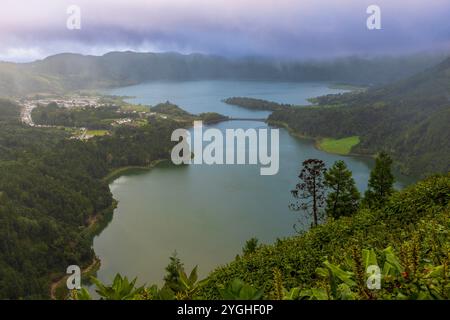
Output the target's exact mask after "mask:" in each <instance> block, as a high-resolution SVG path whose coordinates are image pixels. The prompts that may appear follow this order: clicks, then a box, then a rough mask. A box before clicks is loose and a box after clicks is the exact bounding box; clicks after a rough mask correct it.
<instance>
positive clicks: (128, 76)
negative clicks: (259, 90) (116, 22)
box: [0, 52, 442, 96]
mask: <svg viewBox="0 0 450 320" xmlns="http://www.w3.org/2000/svg"><path fill="white" fill-rule="evenodd" d="M440 59H442V56H441V55H412V56H406V57H379V58H358V57H349V58H340V59H335V60H330V61H297V62H296V61H279V60H271V59H263V58H241V59H227V58H223V57H217V56H208V55H201V54H190V55H181V54H176V53H136V52H110V53H108V54H105V55H103V56H83V55H79V54H58V55H54V56H50V57H48V58H46V59H43V60H39V61H35V62H31V63H22V64H17V63H7V62H0V96H10V95H14V96H16V95H19V96H20V95H23V94H29V93H39V92H51V93H64V92H66V91H73V90H80V89H88V90H92V89H93V88H105V87H117V86H126V85H133V84H138V83H143V82H149V81H158V80H164V81H165V80H175V81H180V80H211V79H229V80H275V81H327V82H330V81H332V82H347V83H348V82H351V83H365V84H373V83H381V82H384V83H386V82H392V81H394V80H398V79H402V78H405V77H407V76H410V75H412V74H415V73H417V72H419V71H421V70H423V69H425V68H427V67H429V66H432V65H433V64H436V63H438V61H439V60H440Z"/></svg>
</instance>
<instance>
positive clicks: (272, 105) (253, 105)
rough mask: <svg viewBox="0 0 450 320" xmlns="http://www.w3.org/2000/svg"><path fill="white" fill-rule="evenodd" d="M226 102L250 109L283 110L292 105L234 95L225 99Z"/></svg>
mask: <svg viewBox="0 0 450 320" xmlns="http://www.w3.org/2000/svg"><path fill="white" fill-rule="evenodd" d="M223 102H225V103H226V104H231V105H234V106H239V107H241V108H245V109H250V110H267V111H275V110H283V109H284V108H289V107H292V106H291V105H290V104H280V103H277V102H272V101H266V100H261V99H254V98H246V97H232V98H227V99H225V100H223Z"/></svg>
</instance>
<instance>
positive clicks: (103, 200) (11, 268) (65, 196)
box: [0, 100, 178, 299]
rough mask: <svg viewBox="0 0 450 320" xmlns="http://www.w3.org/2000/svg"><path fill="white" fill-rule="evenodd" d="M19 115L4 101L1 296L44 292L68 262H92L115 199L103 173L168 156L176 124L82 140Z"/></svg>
mask: <svg viewBox="0 0 450 320" xmlns="http://www.w3.org/2000/svg"><path fill="white" fill-rule="evenodd" d="M18 118H19V107H18V106H17V105H16V104H14V103H12V102H10V101H8V100H0V299H5V298H46V297H48V294H49V285H50V282H51V280H52V278H54V277H58V276H60V275H61V272H63V271H64V270H65V268H66V267H67V266H68V265H71V264H77V265H80V266H86V265H87V264H89V263H91V262H92V258H93V256H94V253H93V250H92V249H91V245H92V237H93V235H94V232H95V229H96V226H95V225H96V224H94V223H93V222H97V224H98V223H101V221H105V220H107V218H108V216H110V215H111V211H112V209H113V206H114V203H113V199H112V195H111V193H110V191H109V187H108V182H107V181H104V179H103V178H104V177H105V176H106V175H107V174H108V173H110V172H111V171H112V170H114V169H115V168H120V167H124V166H146V165H149V164H151V163H152V161H154V160H158V159H166V158H168V157H169V156H170V150H171V147H172V146H171V143H170V135H171V133H172V131H173V130H174V128H176V127H178V125H177V124H176V123H173V122H172V121H170V120H165V121H163V120H158V121H157V120H155V121H153V122H152V123H151V125H147V126H142V127H139V128H133V127H123V128H117V129H116V130H115V131H114V132H113V134H112V135H111V136H105V137H98V138H95V139H92V140H89V141H78V140H73V139H71V140H69V139H68V138H69V135H68V133H67V131H65V130H64V129H53V128H45V129H42V128H31V127H27V126H24V125H22V124H21V123H19V121H18Z"/></svg>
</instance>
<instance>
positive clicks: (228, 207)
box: [94, 81, 401, 284]
mask: <svg viewBox="0 0 450 320" xmlns="http://www.w3.org/2000/svg"><path fill="white" fill-rule="evenodd" d="M338 92H340V91H339V90H335V89H329V88H328V86H327V85H326V84H323V83H280V82H253V81H191V82H157V83H148V84H142V85H137V86H131V87H124V88H118V89H114V90H110V91H108V93H110V94H115V95H127V96H134V98H132V99H130V101H131V102H134V103H142V104H147V105H155V104H157V103H159V102H164V101H167V100H169V101H170V102H172V103H176V104H178V105H179V106H180V107H182V108H183V109H185V110H187V111H189V112H191V113H196V114H197V113H201V112H208V111H214V112H219V113H222V114H225V115H228V116H233V117H258V118H259V117H266V116H267V115H268V114H269V113H268V112H265V111H258V112H255V111H250V110H245V109H242V108H239V107H232V106H229V105H226V104H224V103H223V102H221V100H223V99H225V98H228V97H232V96H246V97H253V98H260V99H266V100H271V101H277V102H280V103H290V104H297V105H304V104H307V98H310V97H315V96H318V95H323V94H328V93H338ZM213 127H215V128H218V129H220V130H222V131H224V130H226V129H236V128H242V129H247V128H267V125H266V124H265V123H263V122H254V121H230V122H223V123H219V124H216V125H214V126H213ZM307 158H319V159H322V160H324V161H325V162H326V164H327V165H331V164H332V163H333V162H334V161H336V160H339V159H343V160H345V162H346V163H347V165H348V167H349V168H350V169H351V170H352V172H353V176H354V179H355V181H356V184H357V186H358V188H359V190H360V191H361V192H364V190H365V189H366V185H367V181H368V177H369V172H370V169H371V168H372V166H373V161H372V160H371V159H367V158H358V157H343V156H337V155H332V154H327V153H324V152H322V151H319V150H317V149H315V148H314V143H313V142H312V141H308V140H303V139H298V138H295V137H293V136H291V135H290V134H289V133H288V132H287V131H286V130H284V129H280V170H279V173H278V174H277V175H274V176H261V175H260V174H259V168H260V167H259V166H258V165H212V166H208V165H190V166H183V167H176V166H174V165H171V164H163V165H160V166H158V167H157V168H154V169H152V170H150V171H148V172H144V173H139V174H128V175H125V176H122V177H120V178H118V179H117V180H115V181H114V182H113V183H112V184H111V186H110V187H111V190H112V192H113V194H114V197H115V198H116V199H117V200H118V201H119V204H118V207H117V209H116V210H115V213H114V217H113V220H112V222H111V223H110V224H109V225H108V226H107V228H106V229H105V230H104V231H103V232H102V233H101V234H100V235H99V236H97V237H96V238H95V240H94V250H95V252H96V254H97V255H98V256H99V257H100V259H101V261H102V266H101V268H100V270H99V272H98V277H99V278H100V279H101V280H103V281H106V282H108V283H109V282H111V281H112V279H113V277H114V275H115V274H116V273H117V272H120V273H121V274H122V275H127V276H129V277H132V278H134V277H138V279H139V282H140V283H144V282H145V283H158V284H161V282H162V278H163V276H164V267H165V266H166V265H167V264H168V262H169V256H170V255H171V254H172V253H173V252H174V251H175V250H176V251H177V252H178V255H179V257H180V258H181V259H182V261H183V262H184V264H185V266H186V268H187V269H191V268H192V267H193V266H195V265H198V266H199V272H200V275H201V276H206V275H207V274H208V272H210V271H211V270H213V269H214V268H215V267H217V266H219V265H221V264H224V263H227V262H229V261H231V260H233V259H234V257H235V256H236V254H239V253H240V252H241V248H242V246H243V245H244V243H245V241H246V240H248V239H249V238H251V237H257V238H258V239H259V240H260V242H262V243H271V242H273V241H274V240H276V238H278V237H286V236H290V235H293V234H295V232H294V229H293V224H294V223H296V221H297V219H299V218H301V217H302V216H301V215H300V214H299V213H294V212H292V211H290V210H289V209H288V205H289V203H290V201H291V200H292V199H291V195H290V190H291V189H292V188H293V187H294V186H295V184H296V181H297V175H298V171H299V169H300V165H301V162H302V161H304V160H305V159H307ZM398 186H401V183H399V184H398ZM302 220H303V223H304V225H305V226H308V224H309V222H308V221H307V220H305V219H302Z"/></svg>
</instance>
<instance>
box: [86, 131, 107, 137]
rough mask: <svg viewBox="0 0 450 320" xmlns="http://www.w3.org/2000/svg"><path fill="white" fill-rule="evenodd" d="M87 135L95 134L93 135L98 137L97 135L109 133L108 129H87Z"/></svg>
mask: <svg viewBox="0 0 450 320" xmlns="http://www.w3.org/2000/svg"><path fill="white" fill-rule="evenodd" d="M86 134H87V135H89V136H95V137H99V136H104V135H107V134H109V131H108V130H88V131H87V132H86Z"/></svg>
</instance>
